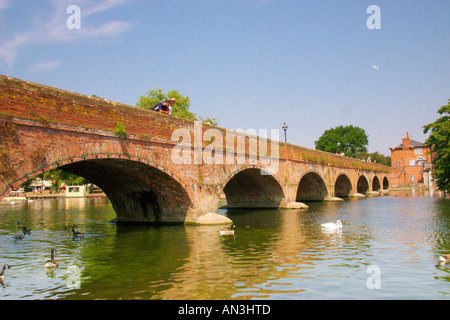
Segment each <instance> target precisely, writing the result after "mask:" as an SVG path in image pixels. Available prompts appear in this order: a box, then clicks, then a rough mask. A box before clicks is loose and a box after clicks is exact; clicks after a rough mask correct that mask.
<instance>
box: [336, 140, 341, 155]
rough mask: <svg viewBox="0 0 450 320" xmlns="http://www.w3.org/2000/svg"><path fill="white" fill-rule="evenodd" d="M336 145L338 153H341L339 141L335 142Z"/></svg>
mask: <svg viewBox="0 0 450 320" xmlns="http://www.w3.org/2000/svg"><path fill="white" fill-rule="evenodd" d="M337 147H338V154H339V155H340V154H341V143H340V142H339V141H338V143H337Z"/></svg>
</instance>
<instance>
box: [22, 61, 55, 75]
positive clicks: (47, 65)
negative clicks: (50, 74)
mask: <svg viewBox="0 0 450 320" xmlns="http://www.w3.org/2000/svg"><path fill="white" fill-rule="evenodd" d="M60 64H61V62H60V61H58V60H51V61H46V62H39V63H36V64H34V65H32V66H31V67H30V68H29V69H28V72H29V73H39V72H43V71H48V70H54V69H56V68H58V67H59V65H60Z"/></svg>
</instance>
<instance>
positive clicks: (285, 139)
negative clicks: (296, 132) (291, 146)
mask: <svg viewBox="0 0 450 320" xmlns="http://www.w3.org/2000/svg"><path fill="white" fill-rule="evenodd" d="M282 128H283V130H284V142H287V135H286V131H287V129H288V126H287V125H286V122H285V123H284V124H283V126H282Z"/></svg>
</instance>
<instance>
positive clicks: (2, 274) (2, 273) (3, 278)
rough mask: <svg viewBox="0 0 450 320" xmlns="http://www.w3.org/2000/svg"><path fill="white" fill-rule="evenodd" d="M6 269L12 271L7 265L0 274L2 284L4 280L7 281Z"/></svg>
mask: <svg viewBox="0 0 450 320" xmlns="http://www.w3.org/2000/svg"><path fill="white" fill-rule="evenodd" d="M6 269H11V267H10V266H8V265H7V264H5V265H4V266H3V268H2V271H1V272H0V282H3V280H5V270H6Z"/></svg>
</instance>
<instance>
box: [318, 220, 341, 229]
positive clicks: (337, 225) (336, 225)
mask: <svg viewBox="0 0 450 320" xmlns="http://www.w3.org/2000/svg"><path fill="white" fill-rule="evenodd" d="M321 226H322V228H325V229H328V230H336V229H342V222H341V220H338V221H336V223H333V222H328V223H323V224H321Z"/></svg>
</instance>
